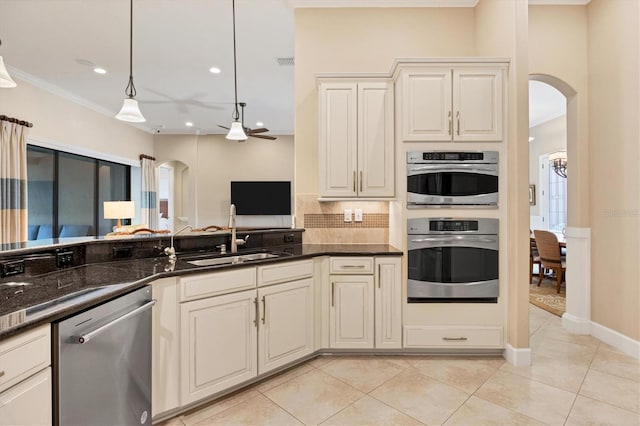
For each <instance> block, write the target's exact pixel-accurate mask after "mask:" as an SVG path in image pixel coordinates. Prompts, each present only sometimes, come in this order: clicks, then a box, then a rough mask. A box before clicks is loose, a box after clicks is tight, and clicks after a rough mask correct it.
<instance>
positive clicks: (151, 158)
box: [140, 154, 156, 161]
mask: <svg viewBox="0 0 640 426" xmlns="http://www.w3.org/2000/svg"><path fill="white" fill-rule="evenodd" d="M143 158H146V159H147V160H151V161H156V157H152V156H150V155H145V154H140V159H141V160H142V159H143Z"/></svg>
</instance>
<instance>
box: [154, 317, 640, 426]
mask: <svg viewBox="0 0 640 426" xmlns="http://www.w3.org/2000/svg"><path fill="white" fill-rule="evenodd" d="M529 306H530V330H531V348H532V358H533V362H532V365H531V366H530V367H514V366H512V365H510V364H507V363H506V362H505V361H504V360H503V359H502V358H448V357H447V358H445V357H433V356H432V357H391V356H368V357H320V358H316V359H314V360H312V361H309V362H307V363H305V364H303V365H301V366H298V367H296V368H294V369H292V370H289V371H287V372H285V373H283V374H281V375H278V376H276V377H274V378H272V379H269V380H268V381H266V382H262V383H259V384H257V385H255V386H252V387H250V388H248V389H246V390H243V391H241V392H239V393H236V394H234V395H232V396H230V397H228V398H226V399H223V400H221V401H218V402H216V403H213V404H209V405H207V406H204V407H202V408H201V409H199V410H196V411H192V412H189V413H187V414H185V415H181V416H179V417H176V418H174V419H171V420H168V421H166V422H164V423H163V424H162V425H163V426H184V425H186V426H191V425H302V424H304V425H317V424H322V425H423V424H426V425H441V424H444V425H542V424H549V425H594V424H598V425H605V424H608V425H640V362H639V361H638V360H635V359H633V358H631V357H628V356H626V355H624V354H622V353H620V352H618V351H616V350H615V349H614V348H612V347H611V346H608V345H606V344H605V343H601V342H600V341H598V340H597V339H594V338H592V337H590V336H577V335H572V334H569V333H568V332H566V331H565V330H564V329H563V328H562V326H561V320H560V318H559V317H557V316H555V315H552V314H550V313H548V312H545V311H543V310H541V309H539V308H537V307H535V306H533V305H529Z"/></svg>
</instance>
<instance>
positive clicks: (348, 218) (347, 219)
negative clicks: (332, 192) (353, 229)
mask: <svg viewBox="0 0 640 426" xmlns="http://www.w3.org/2000/svg"><path fill="white" fill-rule="evenodd" d="M351 213H352V212H351V209H344V221H345V222H351Z"/></svg>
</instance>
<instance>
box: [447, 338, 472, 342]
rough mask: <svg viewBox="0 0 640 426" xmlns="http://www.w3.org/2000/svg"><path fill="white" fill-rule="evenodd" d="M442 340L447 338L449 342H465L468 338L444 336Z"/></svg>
mask: <svg viewBox="0 0 640 426" xmlns="http://www.w3.org/2000/svg"><path fill="white" fill-rule="evenodd" d="M442 340H446V341H448V342H464V341H466V340H467V338H466V337H443V338H442Z"/></svg>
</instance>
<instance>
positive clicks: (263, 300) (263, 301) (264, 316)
mask: <svg viewBox="0 0 640 426" xmlns="http://www.w3.org/2000/svg"><path fill="white" fill-rule="evenodd" d="M264 298H265V296H262V324H264V322H265V318H266V317H267V301H266V300H265V299H264Z"/></svg>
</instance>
